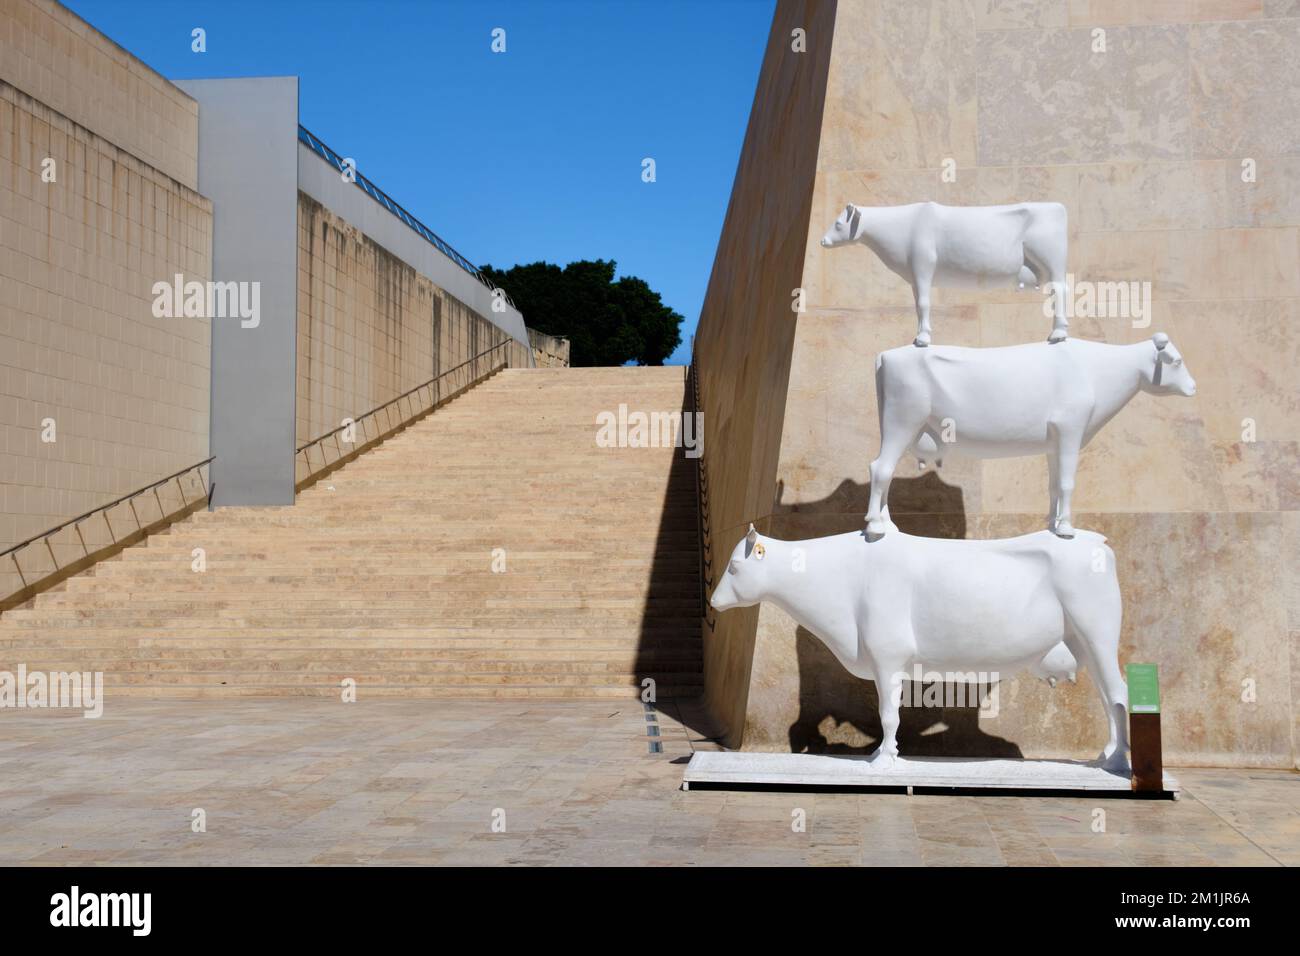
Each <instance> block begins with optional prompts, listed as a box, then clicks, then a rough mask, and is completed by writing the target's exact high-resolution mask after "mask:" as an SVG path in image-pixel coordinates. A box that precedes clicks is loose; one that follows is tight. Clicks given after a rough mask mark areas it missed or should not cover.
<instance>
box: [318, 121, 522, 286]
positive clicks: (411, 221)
mask: <svg viewBox="0 0 1300 956" xmlns="http://www.w3.org/2000/svg"><path fill="white" fill-rule="evenodd" d="M298 140H299V141H300V142H302V143H303V144H304V145H306V146H307V148H309V149H310V150H311V151H312V152H313V153H315V154H316V155H317V156H319V157H320V158H321V159H323V160H325V161H326V162H327V163H329V164H330V165H331V166H333V167H334V168H335V169H337V170H338V171H339V172H340V173H342V172H347V173H349V174H350V175H352V176H353V177H355V178H354V179H353V183H354V184H355V185H356V186H359V187H360V188H361V191H362V192H364V193H365V194H366V195H367V196H369V197H370V198H371V199H373V200H374V201H375V202H377V203H379V205H381V206H383V207H384V208H385V209H387V210H388V211H389V212H391V213H392V214H393V215H394V216H396V217H397V218H398V219H400V220H401V221H402V222H404V223H406V225H407V226H408V227H410V229H411V230H413V231H414V232H416V233H418V234H419V235H420V236H421V237H423V238H424V239H425V240H426V241H428V242H429V243H431V244H432V245H433V246H434V247H436V248H437V250H438V251H439V252H441V253H442V254H443V255H445V256H446V257H447V258H448V259H450V260H451V261H452V262H454V263H456V265H458V266H460V267H461V268H462V269H464V270H465V271H466V272H468V273H469V274H470V275H472V276H473V277H474V278H475V279H477V280H478V281H479V282H481V283H483V285H485V286H486V287H487V288H488V289H490V290H491V291H492V292H493V293H496V292H500V293H501V295H502V297H503V298H504V299H505V301H506V302H507V303H509V305H510V307H511V308H515V303H514V301H513V300H512V299H511V298H510V294H509V293H508V292H506V290H505V289H502V288H500V287H499V286H497V285H494V284H493V283H492V281H491V280H490V279H488V277H487V276H485V275H484V274H483V271H482V270H481V269H479V268H478V267H477V266H476V265H474V264H473V263H472V262H470V261H469V260H468V259H466V258H465V257H464V256H463V255H461V254H460V253H459V252H457V251H456V250H455V248H454V247H453V246H452V244H451V243H449V242H448V241H447V240H445V239H443V238H442V237H441V236H439V235H438V234H437V233H436V232H434V231H433V230H432V229H430V228H429V227H428V226H426V225H425V224H424V223H422V222H420V220H419V219H417V218H415V216H413V215H411V213H410V212H408V211H407V210H406V209H405V208H404V207H403V206H402V205H401V204H400V203H398V202H397V200H395V199H393V197H392V196H390V195H388V193H386V192H384V191H383V190H382V189H380V188H379V187H378V186H376V185H375V184H374V183H373V182H372V181H371V180H370V179H368V178H366V177H365V176H363V175H362V174H361V173H360V172H358V171H357V169H356V167H355V166H349V165H348V164H347V163H345V162H344V161H343V157H342V156H340V155H339V154H338V153H336V152H334V150H332V149H330V148H329V147H328V146H326V145H325V144H324V143H322V142H321V141H320V139H319V137H317V136H316V135H315V134H313V133H312V132H311V131H310V130H308V129H307V127H305V126H303V125H302V124H301V123H299V124H298Z"/></svg>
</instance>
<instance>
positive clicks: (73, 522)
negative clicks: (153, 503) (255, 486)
mask: <svg viewBox="0 0 1300 956" xmlns="http://www.w3.org/2000/svg"><path fill="white" fill-rule="evenodd" d="M214 460H216V455H212V456H209V457H208V458H204V459H203V460H202V461H200V462H195V463H194V464H192V465H190V466H189V467H188V468H182V469H181V470H180V471H177V472H174V473H172V474H170V475H168V476H167V477H166V478H159V479H158V480H157V481H154V482H151V483H150V484H147V485H145V486H144V487H142V488H137V489H136V490H135V491H131V492H127V493H126V494H124V495H122V497H120V498H114V499H113V500H112V501H110V502H108V503H107V504H102V505H99V506H98V507H96V508H91V509H90V510H89V511H87V512H86V513H85V514H81V515H77V517H75V518H69V519H68V520H67V521H65V522H63V523H62V524H58V525H55V526H54V527H53V528H50V529H49V530H48V531H42V532H41V533H40V534H36V535H32V536H31V537H30V538H28V539H27V540H26V541H20V542H18V543H17V544H15V545H13V546H12V547H9V548H6V549H5V550H4V551H0V558H5V557H10V558H12V559H13V562H14V567H16V568H17V569H18V577H19V578H20V579H21V580H22V582H23V586H24V587H26V586H27V577H26V575H24V574H23V569H22V565H20V564H19V563H18V552H19V551H21V550H23V548H26V547H27V546H28V545H31V544H35V543H36V542H37V541H40V540H42V539H44V541H45V547H46V549H47V550H48V551H49V552H50V559H51V560H53V561H54V569H55V570H56V571H61V570H62V568H61V567H60V565H59V559H58V558H56V557H55V556H54V548H53V546H52V545H51V544H50V538H52V537H53V536H54V535H56V534H58V533H59V532H60V531H62V530H63V529H64V528H69V527H76V529H77V537H78V538H79V539H80V541H81V549H82V550H83V551H85V552H86V557H90V548H89V547H87V545H86V539H85V537H84V536H83V535H82V533H81V527H80V525H81V522H83V521H85V520H86V519H87V518H93V517H94V516H95V515H97V514H99V513H101V512H103V513H104V524H106V525H107V526H108V536H109V537H110V538H111V539H112V541H113V543H114V544H116V543H117V535H116V534H114V533H113V525H112V522H110V521H109V520H108V511H109V509H111V508H116V507H117V506H118V505H120V504H122V503H123V502H131V514H132V515H134V516H135V523H136V527H137V529H138V530H141V531H143V530H144V525H142V524H141V522H140V516H139V515H138V514H136V510H135V499H136V498H138V497H140V496H141V495H143V494H147V493H148V492H150V491H152V492H153V493H154V498H155V499H156V500H157V502H158V509H159V511H160V512H162V514H163V516H164V517H165V516H166V513H167V512H166V510H165V509H164V508H163V505H162V498H160V497H159V496H158V489H159V488H161V487H162V486H163V485H165V484H167V483H168V482H170V481H174V482H176V488H177V490H178V491H180V493H181V501H182V502H184V506H185V507H189V501H188V500H187V499H186V497H185V486H184V485H182V484H181V476H182V475H187V474H189V473H190V472H191V471H197V472H198V476H199V483H200V484H201V485H202V486H203V494H204V497H206V498H209V499H210V497H211V491H210V489H209V484H208V483H207V482H204V481H203V472H202V471H201V469H202V468H203V467H204V466H205V465H210V464H212V462H213V461H214Z"/></svg>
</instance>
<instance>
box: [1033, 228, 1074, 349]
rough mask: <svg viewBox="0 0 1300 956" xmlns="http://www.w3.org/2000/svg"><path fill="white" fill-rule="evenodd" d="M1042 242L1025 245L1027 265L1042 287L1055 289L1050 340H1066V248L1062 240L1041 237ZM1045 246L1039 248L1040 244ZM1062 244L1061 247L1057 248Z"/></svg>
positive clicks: (1067, 329) (1067, 331)
mask: <svg viewBox="0 0 1300 956" xmlns="http://www.w3.org/2000/svg"><path fill="white" fill-rule="evenodd" d="M1040 238H1042V241H1041V242H1034V243H1032V244H1030V243H1026V245H1025V265H1027V266H1029V268H1030V270H1031V271H1032V272H1033V273H1034V275H1035V277H1037V279H1038V285H1039V287H1040V288H1042V287H1046V288H1049V289H1051V290H1053V294H1052V307H1053V315H1052V332H1051V334H1050V335H1048V337H1047V341H1049V342H1064V341H1065V337H1066V336H1067V335H1068V334H1069V328H1070V320H1069V319H1067V318H1066V315H1065V296H1066V292H1067V290H1066V288H1065V258H1066V250H1065V246H1064V244H1063V243H1062V242H1056V241H1054V240H1053V239H1051V238H1046V237H1040ZM1040 245H1041V246H1042V247H1043V248H1039V246H1040ZM1057 246H1060V248H1057Z"/></svg>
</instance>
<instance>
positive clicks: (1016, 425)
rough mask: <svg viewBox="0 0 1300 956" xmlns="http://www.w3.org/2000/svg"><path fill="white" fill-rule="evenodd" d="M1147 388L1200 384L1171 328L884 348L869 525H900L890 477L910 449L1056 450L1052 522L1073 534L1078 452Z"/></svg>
mask: <svg viewBox="0 0 1300 956" xmlns="http://www.w3.org/2000/svg"><path fill="white" fill-rule="evenodd" d="M1139 391H1143V392H1148V393H1150V394H1152V395H1186V396H1191V395H1195V394H1196V382H1195V381H1194V380H1193V379H1192V376H1191V374H1190V373H1189V372H1188V370H1187V367H1186V366H1185V365H1184V364H1183V357H1182V355H1180V354H1179V352H1178V349H1177V348H1175V347H1174V344H1173V343H1172V342H1170V341H1169V336H1167V335H1165V334H1164V333H1163V332H1158V333H1156V334H1155V335H1154V336H1152V337H1151V338H1150V339H1143V340H1142V341H1141V342H1138V343H1136V344H1135V345H1107V344H1105V343H1102V342H1090V341H1087V340H1085V339H1070V340H1069V341H1067V342H1065V343H1064V344H1062V345H1047V344H1045V343H1042V342H1035V343H1033V344H1030V345H1012V346H1008V347H1005V348H988V349H969V348H958V347H955V346H935V347H934V348H929V349H924V350H922V349H914V348H911V347H910V346H908V347H904V348H897V349H890V350H889V351H887V352H882V353H881V354H880V355H879V356H877V357H876V400H877V404H878V407H879V412H880V454H879V455H878V456H877V457H876V460H875V461H873V462H872V463H871V502H870V504H869V506H868V511H867V516H866V519H867V532H868V534H870V535H872V536H877V535H881V534H884V533H885V532H886V531H892V530H893V529H894V526H893V524H892V523H891V522H890V520H889V505H888V502H889V483H890V481H892V480H893V477H894V469H895V467H896V466H897V465H898V460H899V459H900V458H901V457H902V456H903V454H904V453H905V452H907V451H908V450H909V449H911V450H912V451H913V453H914V454H915V455H916V457H917V458H918V459H919V460H921V461H922V463H924V462H925V460H927V459H932V458H933V459H942V458H944V457H946V456H947V455H949V454H954V455H966V456H968V457H972V458H1015V457H1021V456H1025V455H1043V454H1045V455H1047V464H1048V486H1049V487H1048V491H1049V501H1050V503H1049V506H1048V512H1047V530H1049V531H1054V532H1056V533H1057V534H1058V535H1060V536H1062V537H1067V538H1068V537H1069V536H1070V535H1072V534H1074V528H1073V526H1072V525H1071V523H1070V496H1071V493H1072V492H1073V490H1074V475H1075V469H1076V468H1077V467H1078V463H1079V452H1080V451H1081V450H1082V448H1083V447H1084V446H1085V445H1087V444H1088V442H1089V441H1091V440H1092V438H1093V436H1094V435H1096V434H1097V432H1098V431H1100V430H1101V427H1102V426H1103V425H1105V424H1106V423H1107V422H1108V421H1110V420H1111V418H1113V417H1114V416H1115V414H1116V413H1117V412H1118V411H1119V410H1120V409H1121V408H1123V407H1124V406H1125V405H1126V404H1128V402H1129V400H1130V399H1131V398H1133V396H1134V395H1136V394H1137V393H1138V392H1139Z"/></svg>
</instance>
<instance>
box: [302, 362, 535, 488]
mask: <svg viewBox="0 0 1300 956" xmlns="http://www.w3.org/2000/svg"><path fill="white" fill-rule="evenodd" d="M513 341H514V339H512V338H505V339H502V340H501V341H500V342H498V343H497V344H496V345H494V346H492V347H491V348H488V349H484V350H483V351H482V352H479V353H478V354H477V355H475V356H473V357H472V358H468V359H466V360H465V361H463V362H461V363H460V364H459V365H454V366H452V367H451V368H449V369H447V370H446V371H445V372H439V373H438V374H437V375H435V376H434V377H433V378H431V379H429V380H428V381H427V382H421V383H420V384H419V385H417V386H415V387H414V388H410V389H407V390H406V391H405V392H403V393H402V394H401V395H398V396H396V397H395V398H390V399H389V400H388V401H386V402H384V403H383V404H382V405H376V406H375V407H374V408H372V409H370V411H368V412H363V413H361V414H360V415H358V416H357V417H356V418H354V419H352V420H351V421H350V422H346V423H344V424H342V425H339V426H338V427H337V428H331V429H330V430H329V431H327V432H325V433H324V434H322V435H319V436H317V437H316V438H313V439H312V440H311V441H309V442H307V443H306V444H303V445H300V446H299V447H298V448H297V450H295V451H294V457H297V456H298V455H302V456H303V458H304V459H305V461H306V464H307V468H308V469H309V470H310V468H311V467H312V464H311V455H309V454H306V452H307V449H309V448H311V447H313V446H318V445H320V444H321V443H322V442H325V441H328V440H329V439H331V438H333V439H334V446H335V448H336V449H337V451H338V453H339V457H340V458H341V457H343V454H344V452H343V448H342V446H341V445H340V444H339V441H338V434H339V432H342V431H344V430H346V429H347V428H349V427H351V426H353V425H358V424H360V423H361V422H363V421H365V420H366V419H367V418H373V417H375V416H376V415H378V414H379V413H380V412H384V413H385V419H386V421H387V426H388V427H387V429H386V431H384V432H380V433H379V434H380V435H383V434H386V433H387V432H390V431H392V430H393V429H394V428H396V427H399V426H400V425H401V424H402V423H403V422H406V421H410V420H411V419H413V418H415V416H416V415H418V414H420V412H418V411H412V410H411V409H412V408H413V407H414V403H413V402H412V400H411V396H413V395H415V394H416V393H417V392H419V391H421V390H422V389H426V388H427V389H430V395H429V401H428V406H427V407H433V406H434V405H436V404H437V403H438V398H437V396H436V394H435V393H434V392H433V391H432V389H433V386H435V385H437V384H438V382H439V381H441V380H442V379H444V378H446V377H447V376H448V375H451V374H452V373H453V372H458V371H460V370H461V369H463V368H464V367H465V366H467V365H471V364H473V363H474V362H477V361H478V360H479V359H481V358H483V357H484V356H485V355H491V354H492V353H493V352H495V351H496V350H497V349H500V348H502V347H504V346H507V345H509V344H510V343H511V342H513ZM508 365H509V360H508V359H507V360H506V361H505V362H502V363H500V364H499V365H496V366H494V367H493V368H492V369H490V370H489V371H487V372H485V373H484V374H483V375H481V376H479V377H478V378H476V379H473V380H472V381H471V382H470V383H469V384H471V385H472V384H474V382H479V381H482V380H483V379H484V378H487V376H488V375H492V374H494V373H495V372H499V371H500V370H501V369H503V368H505V367H507V366H508ZM402 401H406V403H407V409H408V411H407V415H406V418H404V419H403V418H399V419H398V421H397V425H394V424H393V421H392V418H391V416H388V414H387V410H388V409H389V408H391V407H392V406H394V405H397V404H399V403H401V402H402ZM420 407H421V410H423V409H425V407H426V406H425V405H421V406H420ZM362 434H363V435H364V436H365V437H364V440H363V441H362V442H361V443H360V444H361V445H364V444H366V443H367V442H370V441H371V440H372V439H371V438H370V436H369V434H367V433H366V432H365V429H364V426H363V428H362ZM376 437H378V436H376ZM349 444H353V443H351V442H350V443H349ZM354 447H356V446H355V445H354ZM328 464H329V462H328V461H327V460H326V459H325V453H324V452H321V467H325V466H326V465H328Z"/></svg>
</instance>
